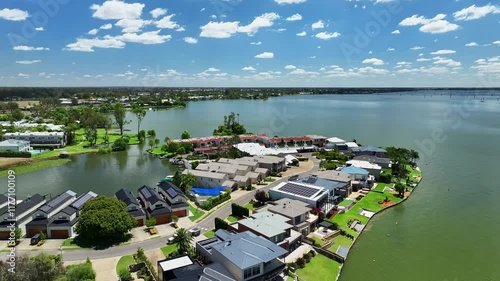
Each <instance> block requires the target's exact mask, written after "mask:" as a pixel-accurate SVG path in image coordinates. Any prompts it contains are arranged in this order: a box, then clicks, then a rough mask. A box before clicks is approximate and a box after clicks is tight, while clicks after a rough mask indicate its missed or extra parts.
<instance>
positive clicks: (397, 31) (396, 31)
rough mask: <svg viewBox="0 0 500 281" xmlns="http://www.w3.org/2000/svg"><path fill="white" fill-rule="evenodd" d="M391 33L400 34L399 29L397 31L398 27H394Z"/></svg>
mask: <svg viewBox="0 0 500 281" xmlns="http://www.w3.org/2000/svg"><path fill="white" fill-rule="evenodd" d="M391 34H401V31H399V29H396V30H394V31H393V32H391Z"/></svg>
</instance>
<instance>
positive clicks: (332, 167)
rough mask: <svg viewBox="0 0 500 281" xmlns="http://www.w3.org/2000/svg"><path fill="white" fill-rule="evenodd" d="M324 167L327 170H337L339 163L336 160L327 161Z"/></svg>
mask: <svg viewBox="0 0 500 281" xmlns="http://www.w3.org/2000/svg"><path fill="white" fill-rule="evenodd" d="M323 167H324V168H325V169H327V170H335V169H337V164H336V163H334V162H326V163H325V165H324V166H323Z"/></svg>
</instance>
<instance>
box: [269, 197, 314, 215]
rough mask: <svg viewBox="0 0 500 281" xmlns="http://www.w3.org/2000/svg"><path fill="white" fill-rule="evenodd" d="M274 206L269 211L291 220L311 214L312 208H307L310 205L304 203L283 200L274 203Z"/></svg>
mask: <svg viewBox="0 0 500 281" xmlns="http://www.w3.org/2000/svg"><path fill="white" fill-rule="evenodd" d="M271 204H273V205H272V206H270V207H268V210H269V211H270V212H273V213H277V214H280V215H283V216H285V217H289V218H295V217H297V216H300V215H302V214H305V213H309V212H310V211H311V208H309V207H307V206H308V204H307V203H304V202H302V201H298V200H293V199H288V198H283V199H280V200H277V201H274V202H272V203H271Z"/></svg>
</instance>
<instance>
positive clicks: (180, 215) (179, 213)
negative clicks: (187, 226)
mask: <svg viewBox="0 0 500 281" xmlns="http://www.w3.org/2000/svg"><path fill="white" fill-rule="evenodd" d="M174 216H178V217H179V218H182V217H185V216H187V210H180V211H175V212H174Z"/></svg>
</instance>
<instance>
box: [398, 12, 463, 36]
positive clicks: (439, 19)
mask: <svg viewBox="0 0 500 281" xmlns="http://www.w3.org/2000/svg"><path fill="white" fill-rule="evenodd" d="M445 18H446V14H438V15H436V16H435V17H434V18H432V19H428V18H425V17H424V16H419V15H413V16H411V17H409V18H405V19H404V20H402V21H401V22H400V23H399V25H400V26H417V25H420V28H419V30H420V31H421V32H424V33H431V34H439V33H446V32H450V31H454V30H457V29H458V28H459V26H458V25H456V24H454V23H450V22H449V21H447V20H445Z"/></svg>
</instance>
